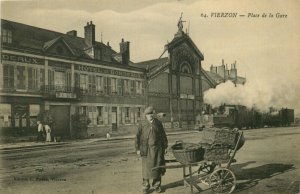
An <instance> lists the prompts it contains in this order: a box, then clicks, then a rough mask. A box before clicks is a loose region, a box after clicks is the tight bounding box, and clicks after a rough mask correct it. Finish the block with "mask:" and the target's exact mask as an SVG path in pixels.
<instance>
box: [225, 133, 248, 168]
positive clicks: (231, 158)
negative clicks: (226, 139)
mask: <svg viewBox="0 0 300 194" xmlns="http://www.w3.org/2000/svg"><path fill="white" fill-rule="evenodd" d="M243 133H244V132H243V131H242V132H240V133H239V138H238V140H237V142H236V144H235V147H234V150H233V155H232V156H231V157H230V159H229V161H228V163H227V166H226V168H229V166H230V165H231V163H232V161H233V158H234V156H235V154H236V150H237V147H238V144H239V142H240V139H241V137H242V135H243Z"/></svg>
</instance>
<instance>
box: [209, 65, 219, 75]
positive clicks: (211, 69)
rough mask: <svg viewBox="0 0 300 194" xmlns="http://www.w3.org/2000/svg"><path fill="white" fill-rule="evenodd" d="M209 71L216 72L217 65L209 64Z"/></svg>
mask: <svg viewBox="0 0 300 194" xmlns="http://www.w3.org/2000/svg"><path fill="white" fill-rule="evenodd" d="M210 72H212V73H217V67H214V66H213V65H211V66H210Z"/></svg>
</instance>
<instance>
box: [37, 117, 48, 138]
mask: <svg viewBox="0 0 300 194" xmlns="http://www.w3.org/2000/svg"><path fill="white" fill-rule="evenodd" d="M37 128H38V129H37V130H38V131H37V139H36V141H37V142H40V141H41V142H43V141H46V142H51V128H50V126H49V125H48V124H45V125H43V123H42V122H41V121H38V122H37Z"/></svg>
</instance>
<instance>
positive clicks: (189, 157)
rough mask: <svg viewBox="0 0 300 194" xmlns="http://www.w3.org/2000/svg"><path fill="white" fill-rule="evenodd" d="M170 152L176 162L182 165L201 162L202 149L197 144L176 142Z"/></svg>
mask: <svg viewBox="0 0 300 194" xmlns="http://www.w3.org/2000/svg"><path fill="white" fill-rule="evenodd" d="M172 152H173V155H174V157H175V158H176V160H177V161H178V162H180V163H182V164H188V163H194V162H199V161H201V160H203V155H204V149H203V148H202V147H201V146H199V145H198V144H193V143H184V142H182V141H179V142H176V144H175V145H173V146H172Z"/></svg>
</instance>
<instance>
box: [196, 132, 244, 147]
mask: <svg viewBox="0 0 300 194" xmlns="http://www.w3.org/2000/svg"><path fill="white" fill-rule="evenodd" d="M238 138H239V132H238V131H236V130H231V129H228V128H223V129H219V128H210V129H204V130H203V132H202V139H201V141H200V142H199V143H200V144H201V143H204V144H210V145H213V144H220V145H223V146H227V147H228V148H229V149H232V150H233V149H234V148H235V145H236V143H237V141H238ZM244 143H245V138H244V136H243V135H242V137H241V139H240V142H239V145H238V146H237V150H239V149H240V148H241V147H242V146H243V145H244Z"/></svg>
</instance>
